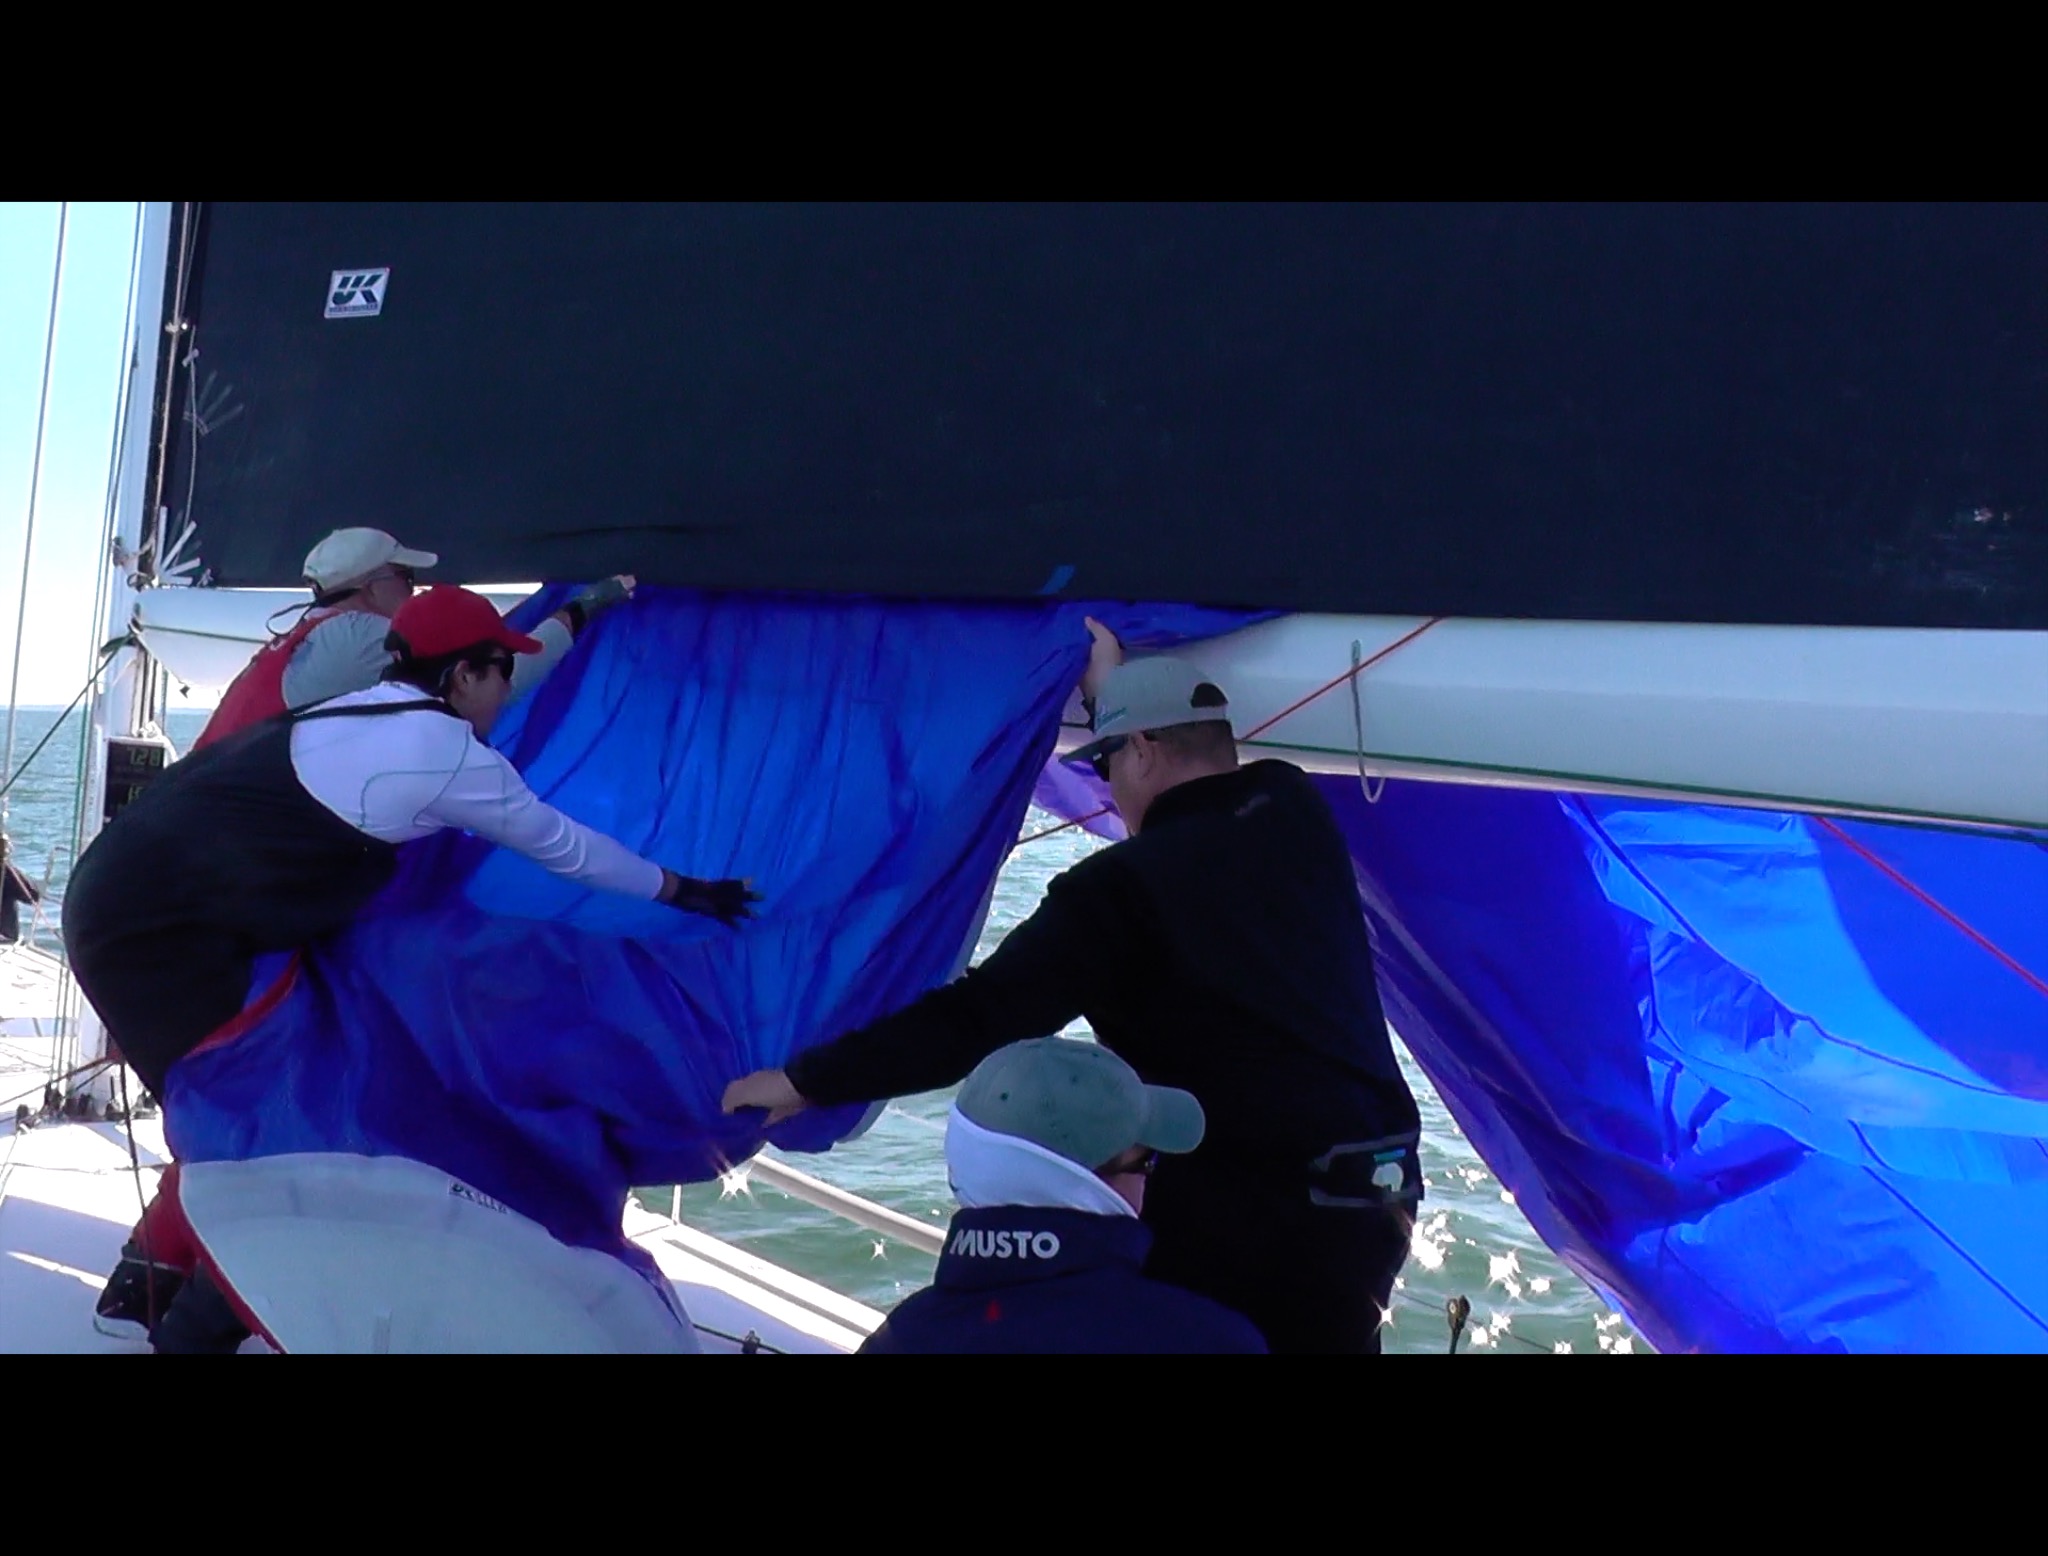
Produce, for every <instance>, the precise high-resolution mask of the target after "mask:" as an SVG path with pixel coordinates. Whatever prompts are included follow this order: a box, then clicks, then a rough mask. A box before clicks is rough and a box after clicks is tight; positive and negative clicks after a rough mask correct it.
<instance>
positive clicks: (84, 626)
mask: <svg viewBox="0 0 2048 1556" xmlns="http://www.w3.org/2000/svg"><path fill="white" fill-rule="evenodd" d="M58 210H59V206H58V204H57V202H55V201H44V202H37V201H14V202H7V203H0V297H4V298H6V299H7V302H6V306H5V308H4V309H0V699H4V697H5V695H6V685H7V677H8V676H9V675H10V674H11V672H12V668H13V663H14V644H15V626H16V619H17V613H18V612H19V611H20V610H21V581H22V543H23V539H24V533H25V528H26V525H27V521H28V509H29V475H30V469H31V463H32V459H33V456H34V452H35V438H36V409H37V404H38V401H39V399H40V395H41V389H42V373H43V343H44V339H45V331H46V329H47V327H48V322H49V307H50V281H51V271H52V267H53V265H54V263H55V260H56V257H57V215H58ZM134 233H135V206H134V205H133V204H123V203H99V202H94V203H89V204H88V203H77V202H74V203H73V204H72V206H71V209H70V216H69V220H68V223H67V227H66V232H65V240H64V247H65V255H64V284H63V295H62V297H61V299H60V301H59V305H58V312H57V343H56V353H55V357H54V360H53V366H52V372H51V381H50V403H49V414H48V423H47V429H46V432H45V434H44V450H43V474H42V489H41V492H40V493H39V495H38V497H37V500H36V510H37V512H36V530H35V550H34V553H33V556H32V558H31V563H30V573H29V580H30V582H29V595H28V609H27V631H26V636H25V641H26V643H27V645H28V646H27V649H26V651H25V652H24V654H23V656H22V665H21V694H20V698H21V703H22V706H24V707H29V706H35V705H38V704H42V705H52V704H54V705H58V706H61V705H63V704H64V703H66V702H69V701H70V700H71V697H72V694H73V693H74V692H76V691H77V690H78V688H79V686H80V684H81V683H82V682H83V681H84V679H85V675H86V670H87V668H88V666H89V664H90V657H89V656H90V655H91V652H92V650H93V648H94V647H96V646H97V642H98V639H99V636H100V623H98V622H95V621H92V620H91V611H92V602H93V591H94V588H95V586H96V584H97V581H98V575H99V541H100V529H101V525H102V523H103V522H104V516H105V503H106V484H107V459H108V454H109V450H110V447H111V443H112V439H113V433H114V407H115V403H116V396H117V394H118V392H119V387H120V373H121V371H122V361H121V337H122V332H123V330H124V328H125V327H126V324H127V310H128V261H129V255H130V251H131V249H132V247H133V242H134Z"/></svg>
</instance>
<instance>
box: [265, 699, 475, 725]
mask: <svg viewBox="0 0 2048 1556" xmlns="http://www.w3.org/2000/svg"><path fill="white" fill-rule="evenodd" d="M344 695H347V694H346V693H344ZM429 708H431V709H433V710H434V711H435V712H437V713H445V714H447V715H448V716H449V717H450V718H451V719H459V718H461V717H462V715H461V714H459V713H457V712H456V711H455V710H454V709H453V708H451V707H449V706H448V704H447V703H445V702H443V701H442V700H441V699H440V698H439V697H422V698H420V699H419V700H418V701H416V702H368V703H358V704H356V706H354V707H352V708H326V707H321V706H320V705H318V704H317V703H316V704H315V705H314V706H313V707H311V708H308V709H307V710H306V711H304V712H303V713H289V714H287V715H285V716H286V717H287V718H288V719H289V720H290V721H291V722H292V723H294V724H304V723H306V722H308V721H309V720H312V719H373V718H376V717H377V716H378V715H379V714H382V713H413V712H419V711H424V710H425V709H429Z"/></svg>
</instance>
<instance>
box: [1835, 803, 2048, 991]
mask: <svg viewBox="0 0 2048 1556" xmlns="http://www.w3.org/2000/svg"><path fill="white" fill-rule="evenodd" d="M1813 819H1814V820H1815V821H1818V822H1819V823H1820V824H1821V825H1822V826H1823V827H1825V828H1827V830H1828V831H1830V832H1832V833H1833V834H1834V835H1835V836H1836V837H1837V838H1839V839H1841V841H1842V842H1843V843H1845V844H1846V845H1848V847H1849V849H1850V850H1851V851H1852V852H1854V853H1855V854H1857V855H1858V856H1859V857H1860V858H1862V859H1863V860H1864V861H1865V862H1866V863H1868V864H1870V865H1871V866H1873V867H1874V868H1876V869H1877V870H1878V871H1880V872H1881V873H1883V874H1884V875H1886V876H1888V877H1889V878H1890V879H1891V881H1892V882H1893V884H1894V885H1897V886H1900V887H1903V888H1904V889H1905V890H1906V891H1907V892H1908V893H1909V894H1910V895H1911V896H1912V897H1913V898H1914V899H1915V900H1917V901H1919V902H1921V903H1924V904H1925V905H1926V906H1928V907H1930V908H1932V909H1933V910H1934V911H1935V912H1936V913H1938V914H1940V915H1941V916H1942V917H1943V918H1944V919H1946V920H1947V921H1948V922H1949V923H1950V924H1953V925H1954V926H1955V927H1956V928H1957V929H1959V930H1961V931H1962V932H1963V933H1964V934H1965V935H1967V936H1968V937H1969V938H1970V939H1971V940H1974V941H1975V942H1976V943H1977V944H1978V945H1980V946H1982V947H1983V948H1984V949H1985V950H1986V951H1989V952H1990V953H1991V954H1992V955H1993V956H1995V957H1997V958H1998V960H1999V961H2001V962H2003V963H2004V964H2005V965H2006V966H2007V967H2009V968H2011V969H2012V970H2013V971H2014V972H2016V973H2018V974H2019V976H2020V977H2021V978H2022V979H2023V980H2025V982H2026V984H2027V986H2028V987H2029V988H2031V989H2033V991H2034V992H2035V993H2036V994H2040V995H2042V996H2044V997H2048V979H2044V978H2042V976H2041V975H2040V974H2039V973H2037V972H2034V971H2033V970H2032V969H2030V968H2029V967H2027V966H2026V965H2025V964H2024V963H2022V962H2021V961H2020V960H2019V959H2018V958H2017V957H2015V956H2013V955H2012V954H2011V953H2010V952H2008V951H2007V950H2005V949H2004V947H2002V946H2000V945H1999V944H1998V943H1997V942H1995V941H1994V940H1992V939H1991V938H1990V937H1989V936H1988V935H1986V934H1984V933H1982V932H1981V931H1980V930H1978V929H1976V928H1975V927H1974V926H1972V925H1970V924H1968V923H1965V922H1964V921H1963V919H1962V918H1961V917H1960V916H1959V915H1958V914H1957V913H1955V912H1954V911H1953V910H1952V909H1951V908H1949V907H1948V906H1947V905H1946V904H1944V903H1943V902H1941V901H1940V900H1939V899H1938V898H1936V897H1935V896H1934V895H1933V894H1932V893H1930V892H1928V891H1926V890H1925V889H1924V888H1922V887H1921V886H1920V885H1919V884H1918V883H1917V882H1915V881H1914V880H1913V879H1911V878H1910V877H1909V876H1907V875H1905V874H1904V873H1903V872H1902V871H1900V870H1899V869H1898V868H1897V867H1896V866H1894V865H1892V864H1891V863H1890V862H1889V861H1887V860H1885V859H1883V858H1881V857H1879V856H1878V854H1876V853H1875V852H1874V851H1872V850H1871V849H1869V848H1867V847H1865V846H1864V845H1863V844H1861V843H1859V842H1857V841H1856V839H1855V838H1853V837H1851V836H1850V835H1849V834H1848V833H1847V832H1846V831H1844V830H1843V829H1842V827H1840V826H1839V825H1837V824H1836V823H1835V822H1833V821H1830V820H1829V819H1828V818H1827V817H1826V816H1816V817H1814V818H1813Z"/></svg>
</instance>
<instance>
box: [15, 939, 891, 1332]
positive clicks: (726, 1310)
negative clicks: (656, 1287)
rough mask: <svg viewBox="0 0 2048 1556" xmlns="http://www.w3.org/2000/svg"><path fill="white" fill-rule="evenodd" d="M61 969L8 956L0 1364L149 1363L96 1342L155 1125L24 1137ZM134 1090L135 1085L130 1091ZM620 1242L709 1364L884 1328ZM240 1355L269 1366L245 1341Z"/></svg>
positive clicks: (788, 1277) (850, 1309)
mask: <svg viewBox="0 0 2048 1556" xmlns="http://www.w3.org/2000/svg"><path fill="white" fill-rule="evenodd" d="M61 975H62V969H61V967H60V964H59V963H58V962H57V960H56V958H54V957H52V956H51V955H49V953H47V952H45V951H42V950H40V949H38V948H36V947H32V946H8V947H4V948H0V1099H5V1107H4V1109H0V1353H8V1354H24V1353H27V1354H42V1353H50V1354H82V1353H93V1352H111V1353H117V1354H121V1353H126V1354H146V1353H147V1351H148V1347H147V1346H146V1345H144V1344H142V1343H141V1342H139V1341H128V1340H120V1339H114V1338H110V1337H108V1336H106V1335H102V1334H100V1333H99V1332H98V1331H97V1330H96V1329H94V1328H93V1322H92V1320H93V1304H94V1303H95V1301H97V1299H98V1297H99V1292H100V1289H101V1287H102V1285H103V1284H104V1282H105V1280H106V1278H107V1275H108V1273H109V1272H111V1271H112V1269H113V1268H114V1265H115V1263H116V1262H117V1261H118V1260H119V1258H120V1255H121V1245H122V1243H123V1241H124V1240H125V1238H126V1237H127V1235H128V1231H129V1229H130V1228H131V1227H132V1226H133V1225H134V1223H135V1218H136V1217H137V1216H138V1215H139V1214H140V1213H141V1207H142V1204H143V1203H144V1201H145V1200H146V1199H147V1197H148V1196H149V1195H150V1194H151V1193H153V1192H154V1191H155V1186H156V1178H157V1175H158V1174H159V1173H160V1172H161V1171H162V1170H163V1168H164V1166H165V1165H166V1164H167V1161H168V1157H167V1156H166V1154H165V1148H164V1140H163V1129H162V1124H161V1121H160V1120H158V1119H154V1118H152V1119H144V1120H140V1121H138V1122H137V1123H136V1124H135V1125H134V1126H133V1140H132V1147H133V1155H132V1157H131V1154H130V1150H131V1141H130V1137H129V1133H128V1131H127V1129H125V1128H124V1127H123V1126H121V1125H119V1124H110V1123H107V1122H105V1121H104V1120H93V1119H69V1118H67V1119H60V1120H52V1121H48V1122H44V1123H41V1124H38V1125H36V1126H35V1127H32V1128H28V1129H20V1130H17V1129H16V1127H15V1123H14V1112H15V1108H16V1106H17V1104H19V1103H26V1104H27V1105H28V1106H29V1107H30V1108H31V1109H35V1108H37V1107H39V1106H40V1104H41V1101H42V1093H43V1086H44V1083H45V1080H46V1078H47V1075H48V1071H49V1065H50V1058H51V1054H52V1052H53V1051H54V1048H55V1046H56V1040H57V1038H56V1034H57V1017H56V1012H57V996H58V989H59V984H60V980H61ZM130 1084H131V1086H133V1084H134V1083H133V1081H132V1079H131V1082H130ZM624 1229H625V1231H626V1233H627V1235H628V1236H630V1237H631V1238H632V1240H633V1241H634V1242H635V1243H636V1244H638V1245H639V1246H640V1247H642V1248H644V1249H646V1250H647V1251H648V1252H649V1253H650V1254H652V1255H653V1257H654V1258H655V1259H656V1261H657V1262H658V1263H659V1265H660V1267H661V1270H662V1273H663V1274H664V1275H666V1276H667V1277H668V1279H669V1281H670V1284H671V1285H672V1286H673V1287H674V1289H675V1291H676V1294H677V1296H678V1297H679V1298H680V1300H681V1302H682V1304H683V1307H684V1309H685V1310H686V1311H687V1312H688V1313H689V1315H690V1317H691V1320H692V1322H693V1324H694V1325H695V1327H696V1330H697V1339H698V1343H699V1345H700V1346H701V1347H702V1348H703V1349H704V1350H705V1351H706V1352H710V1353H714V1354H715V1353H727V1354H731V1353H736V1352H740V1351H742V1350H743V1349H747V1348H751V1345H750V1340H749V1337H750V1336H751V1337H753V1340H754V1341H757V1342H758V1345H759V1348H760V1349H761V1350H762V1351H764V1352H767V1353H771V1354H773V1353H805V1352H815V1353H824V1354H844V1353H845V1352H848V1351H851V1350H853V1349H854V1348H855V1347H857V1346H858V1345H859V1344H860V1342H861V1340H862V1339H863V1338H865V1337H866V1335H867V1334H868V1333H869V1332H870V1331H871V1330H872V1329H873V1328H874V1326H875V1325H876V1324H878V1323H880V1322H881V1318H882V1315H881V1314H880V1313H879V1312H877V1311H875V1310H874V1309H873V1308H870V1307H867V1306H865V1305H863V1304H861V1303H859V1302H855V1301H853V1300H851V1299H849V1298H847V1297H844V1296H842V1295H840V1294H839V1293H837V1292H834V1291H832V1290H830V1289H829V1288H827V1287H824V1286H820V1285H818V1284H817V1283H815V1282H813V1281H809V1280H806V1279H804V1278H803V1277H801V1276H798V1275H794V1274H791V1273H790V1272H789V1271H787V1270H783V1269H780V1268H779V1267H777V1266H775V1265H773V1264H770V1263H768V1262H767V1261H766V1260H763V1259H760V1258H757V1257H755V1256H754V1255H751V1254H747V1253H744V1252H742V1251H741V1250H739V1249H737V1248H733V1247H731V1246H730V1245H728V1244H725V1243H722V1242H720V1241H719V1240H718V1239H716V1238H713V1237H709V1236H706V1235H705V1234H704V1233H703V1232H701V1231H698V1230H696V1229H695V1228H693V1227H690V1226H687V1225H683V1224H681V1223H678V1222H675V1221H672V1220H669V1219H668V1218H667V1217H664V1216H658V1215H655V1214H653V1213H651V1212H649V1211H646V1210H643V1209H641V1208H640V1207H639V1206H637V1205H632V1204H629V1205H628V1206H627V1207H626V1210H625V1215H624ZM242 1349H243V1351H244V1353H245V1354H267V1353H268V1348H267V1347H266V1346H264V1345H263V1343H262V1342H261V1341H258V1340H250V1341H248V1342H247V1343H246V1344H245V1345H244V1346H243V1347H242Z"/></svg>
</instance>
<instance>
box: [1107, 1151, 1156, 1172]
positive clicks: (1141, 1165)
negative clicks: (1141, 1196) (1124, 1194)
mask: <svg viewBox="0 0 2048 1556" xmlns="http://www.w3.org/2000/svg"><path fill="white" fill-rule="evenodd" d="M1158 1165H1159V1153H1158V1152H1157V1151H1152V1150H1148V1151H1146V1153H1145V1154H1144V1155H1143V1156H1141V1157H1139V1158H1138V1159H1137V1160H1136V1161H1134V1162H1114V1161H1113V1162H1111V1163H1110V1164H1109V1165H1108V1166H1107V1167H1105V1168H1103V1169H1102V1173H1103V1176H1104V1177H1108V1178H1121V1177H1123V1176H1124V1175H1125V1174H1126V1173H1136V1174H1137V1175H1138V1176H1139V1177H1141V1178H1149V1177H1151V1176H1152V1169H1153V1168H1155V1167H1157V1166H1158Z"/></svg>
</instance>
